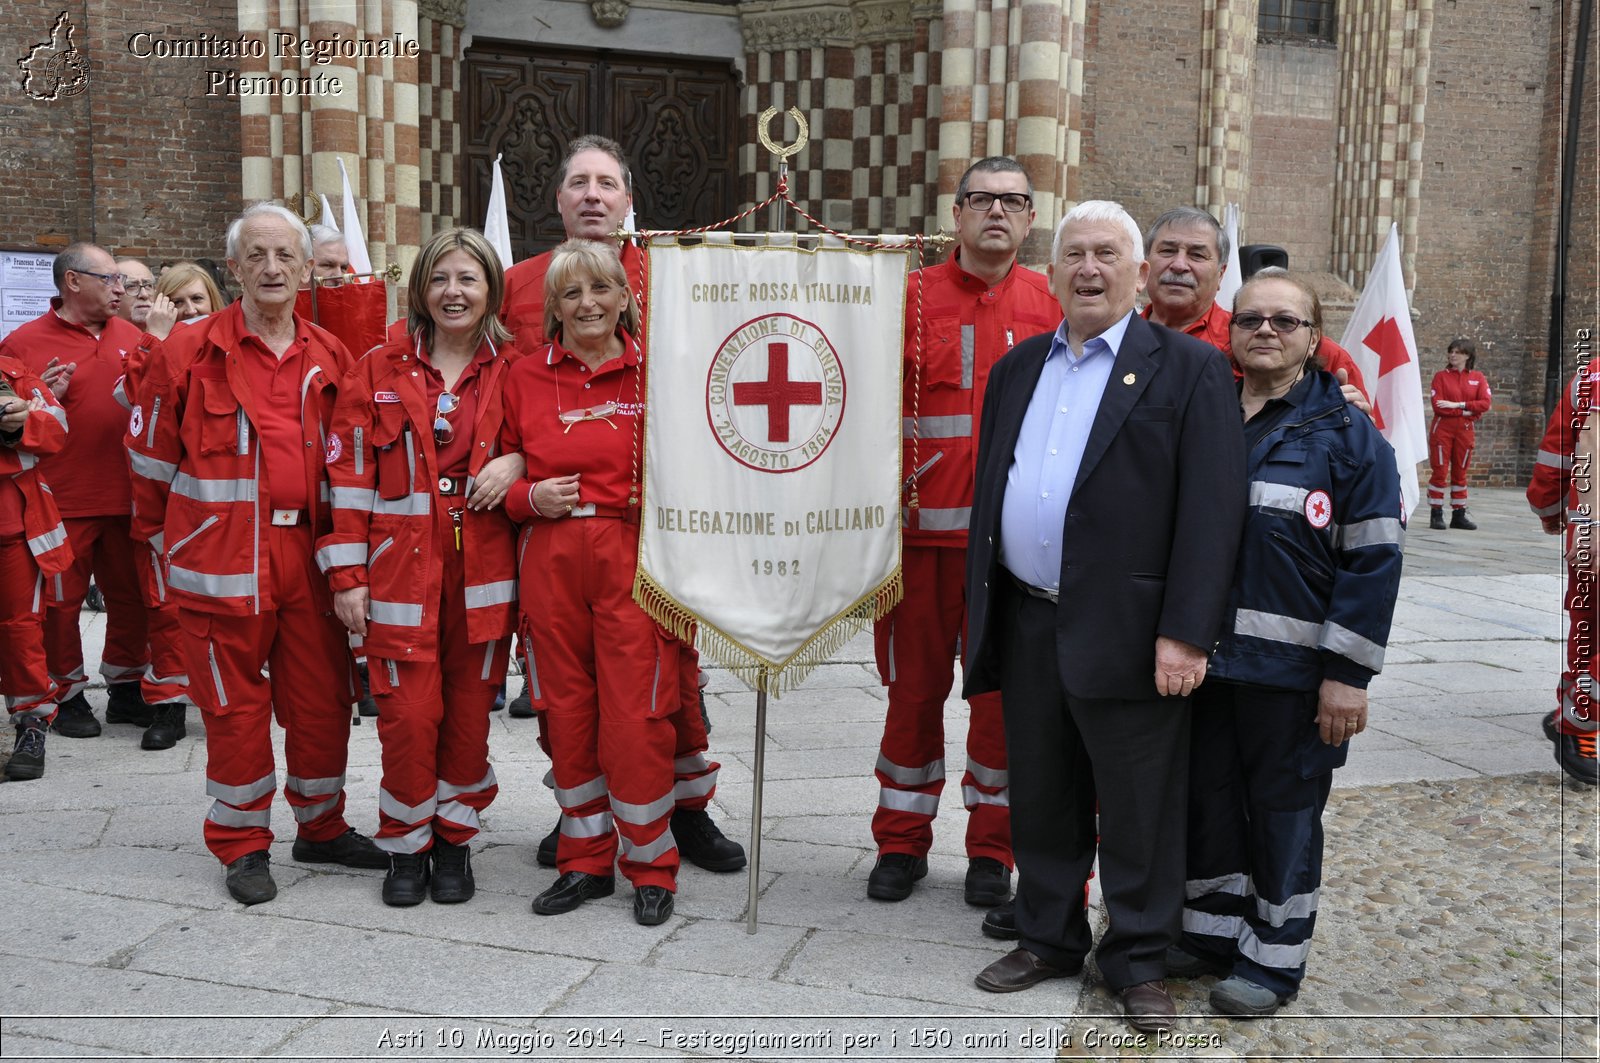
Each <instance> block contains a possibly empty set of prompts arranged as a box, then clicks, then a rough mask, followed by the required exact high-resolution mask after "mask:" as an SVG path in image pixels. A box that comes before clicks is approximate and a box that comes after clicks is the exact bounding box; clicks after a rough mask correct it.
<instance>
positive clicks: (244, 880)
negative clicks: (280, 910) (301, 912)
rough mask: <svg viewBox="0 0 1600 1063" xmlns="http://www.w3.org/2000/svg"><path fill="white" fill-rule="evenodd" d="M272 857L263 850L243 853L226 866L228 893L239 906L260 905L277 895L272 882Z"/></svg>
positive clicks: (275, 885)
mask: <svg viewBox="0 0 1600 1063" xmlns="http://www.w3.org/2000/svg"><path fill="white" fill-rule="evenodd" d="M271 861H272V856H271V855H270V854H269V853H268V852H267V851H266V850H265V849H257V850H256V851H255V852H253V853H245V854H244V855H243V856H241V857H239V859H237V860H235V861H234V862H233V863H231V864H229V865H228V892H229V893H231V894H233V899H234V900H236V901H238V902H239V903H240V904H260V903H262V902H263V901H270V900H272V898H274V897H276V896H277V895H278V884H277V883H276V882H274V881H272V867H271V866H270V865H271Z"/></svg>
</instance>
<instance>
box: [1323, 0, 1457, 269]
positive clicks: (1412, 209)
mask: <svg viewBox="0 0 1600 1063" xmlns="http://www.w3.org/2000/svg"><path fill="white" fill-rule="evenodd" d="M1432 29H1433V0H1362V2H1360V3H1352V4H1347V5H1343V7H1342V10H1341V12H1340V16H1339V49H1340V71H1339V73H1340V77H1339V81H1340V90H1339V119H1338V121H1339V149H1338V150H1339V154H1338V163H1337V166H1336V169H1335V186H1334V195H1335V200H1334V254H1333V271H1334V272H1335V273H1336V274H1338V275H1339V276H1341V277H1343V278H1344V279H1345V280H1346V281H1348V282H1349V283H1351V284H1352V285H1355V286H1356V287H1357V288H1359V287H1361V286H1362V284H1363V283H1365V280H1366V275H1367V271H1368V270H1369V269H1370V268H1371V265H1372V260H1373V258H1374V257H1375V256H1376V255H1377V253H1378V251H1379V250H1380V249H1381V248H1382V246H1383V239H1384V237H1385V236H1387V234H1388V231H1389V225H1390V224H1391V223H1393V222H1398V223H1399V226H1400V235H1401V262H1402V265H1403V266H1404V268H1405V275H1406V288H1407V289H1408V290H1409V289H1410V288H1412V287H1413V285H1414V283H1415V260H1416V235H1417V221H1418V217H1419V215H1420V213H1421V179H1422V168H1421V167H1422V161H1421V160H1422V140H1423V133H1424V131H1425V125H1424V112H1425V109H1426V105H1427V92H1428V88H1427V87H1428V63H1429V47H1428V41H1429V36H1430V34H1431V32H1432Z"/></svg>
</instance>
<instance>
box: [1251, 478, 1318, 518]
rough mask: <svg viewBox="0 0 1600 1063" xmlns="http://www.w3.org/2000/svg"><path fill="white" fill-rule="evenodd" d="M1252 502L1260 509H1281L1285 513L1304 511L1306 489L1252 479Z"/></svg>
mask: <svg viewBox="0 0 1600 1063" xmlns="http://www.w3.org/2000/svg"><path fill="white" fill-rule="evenodd" d="M1250 504H1251V505H1252V506H1255V507H1257V508H1258V509H1279V510H1283V511H1284V512H1285V513H1303V512H1305V508H1306V489H1305V488H1303V487H1291V486H1289V485H1288V484H1280V483H1272V482H1271V481H1268V480H1252V481H1250Z"/></svg>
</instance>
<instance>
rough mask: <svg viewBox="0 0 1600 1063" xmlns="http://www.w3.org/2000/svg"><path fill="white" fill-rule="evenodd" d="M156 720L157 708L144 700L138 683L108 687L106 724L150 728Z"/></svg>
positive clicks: (117, 684)
mask: <svg viewBox="0 0 1600 1063" xmlns="http://www.w3.org/2000/svg"><path fill="white" fill-rule="evenodd" d="M155 718H156V708H155V706H154V705H151V704H150V703H149V702H147V701H145V700H144V695H143V694H142V693H140V692H139V684H138V683H137V682H133V683H112V684H111V685H109V686H107V687H106V723H131V724H134V725H135V726H137V727H149V726H150V725H151V724H152V723H153V722H155Z"/></svg>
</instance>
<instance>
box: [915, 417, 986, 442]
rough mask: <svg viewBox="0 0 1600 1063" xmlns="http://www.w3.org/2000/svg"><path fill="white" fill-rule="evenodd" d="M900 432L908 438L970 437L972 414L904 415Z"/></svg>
mask: <svg viewBox="0 0 1600 1063" xmlns="http://www.w3.org/2000/svg"><path fill="white" fill-rule="evenodd" d="M900 432H901V434H902V435H903V436H904V437H905V438H906V439H913V438H915V439H969V438H971V436H972V415H971V414H970V413H953V414H949V415H947V416H942V417H904V418H901V421H900Z"/></svg>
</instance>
